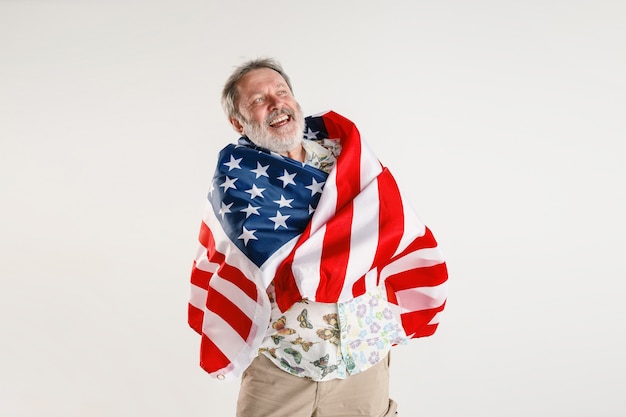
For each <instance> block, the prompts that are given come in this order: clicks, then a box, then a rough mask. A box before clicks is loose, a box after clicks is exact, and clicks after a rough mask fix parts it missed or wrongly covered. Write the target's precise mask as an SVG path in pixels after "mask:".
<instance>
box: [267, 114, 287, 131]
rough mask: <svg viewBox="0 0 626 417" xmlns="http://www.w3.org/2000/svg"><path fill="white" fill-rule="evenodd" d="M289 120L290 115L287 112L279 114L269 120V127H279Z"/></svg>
mask: <svg viewBox="0 0 626 417" xmlns="http://www.w3.org/2000/svg"><path fill="white" fill-rule="evenodd" d="M290 120H291V116H289V115H288V114H281V115H279V116H278V117H275V118H274V119H272V120H270V122H269V123H268V124H269V126H270V127H273V128H279V127H283V126H285V125H286V124H287V123H289V121H290Z"/></svg>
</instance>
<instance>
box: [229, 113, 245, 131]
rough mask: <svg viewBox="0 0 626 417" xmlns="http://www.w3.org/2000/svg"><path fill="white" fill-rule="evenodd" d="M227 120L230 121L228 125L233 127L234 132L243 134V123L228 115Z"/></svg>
mask: <svg viewBox="0 0 626 417" xmlns="http://www.w3.org/2000/svg"><path fill="white" fill-rule="evenodd" d="M228 121H229V122H230V125H231V126H232V127H233V129H234V130H235V132H237V133H239V134H240V135H243V125H242V124H241V123H240V122H239V120H238V119H236V118H234V117H229V118H228Z"/></svg>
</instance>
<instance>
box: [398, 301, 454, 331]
mask: <svg viewBox="0 0 626 417" xmlns="http://www.w3.org/2000/svg"><path fill="white" fill-rule="evenodd" d="M444 308H445V302H444V303H443V304H442V305H441V307H438V308H432V309H428V310H419V311H411V312H407V313H403V314H401V315H400V319H401V320H402V327H403V328H404V330H405V332H406V333H407V334H408V335H411V334H412V335H413V337H412V338H418V337H427V336H431V335H432V334H433V333H435V331H436V330H437V326H438V325H439V323H433V324H429V323H430V322H431V321H432V320H433V318H434V317H435V316H436V315H437V313H439V312H440V311H443V309H444Z"/></svg>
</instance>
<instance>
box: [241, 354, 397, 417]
mask: <svg viewBox="0 0 626 417" xmlns="http://www.w3.org/2000/svg"><path fill="white" fill-rule="evenodd" d="M396 410H397V404H396V403H395V402H394V401H393V400H391V399H390V398H389V360H388V358H387V359H383V360H382V361H380V362H379V363H377V364H376V365H374V366H373V367H371V368H370V369H368V370H367V371H365V372H361V373H358V374H356V375H352V376H350V377H348V378H346V379H334V380H330V381H324V382H316V381H311V380H309V379H305V378H301V377H298V376H294V375H290V374H288V373H287V372H285V371H283V370H282V369H279V368H278V367H277V366H276V365H274V364H273V363H272V362H271V361H270V360H269V359H268V358H267V357H265V356H264V355H259V356H258V357H257V358H256V359H254V361H253V362H252V364H251V365H250V366H249V367H248V369H246V371H245V372H244V373H243V376H242V378H241V387H240V390H239V398H238V400H237V417H355V416H369V417H387V416H395V415H397V412H396Z"/></svg>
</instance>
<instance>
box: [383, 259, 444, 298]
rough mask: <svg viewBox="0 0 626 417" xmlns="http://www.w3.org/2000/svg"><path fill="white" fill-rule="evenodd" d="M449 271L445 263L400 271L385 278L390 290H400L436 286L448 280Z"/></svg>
mask: <svg viewBox="0 0 626 417" xmlns="http://www.w3.org/2000/svg"><path fill="white" fill-rule="evenodd" d="M447 278H448V272H447V268H446V264H445V263H443V262H442V263H440V264H437V265H433V266H424V267H420V268H415V269H409V270H406V271H403V272H398V273H396V274H394V275H392V276H390V277H388V278H387V279H386V280H385V285H386V287H387V289H388V291H389V290H391V291H393V292H398V291H402V290H408V289H411V288H419V287H436V286H437V285H441V284H443V283H444V282H446V280H447Z"/></svg>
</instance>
